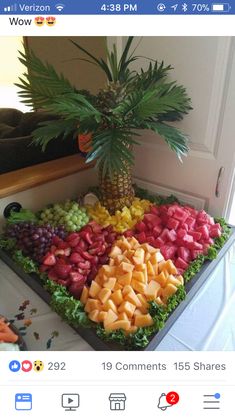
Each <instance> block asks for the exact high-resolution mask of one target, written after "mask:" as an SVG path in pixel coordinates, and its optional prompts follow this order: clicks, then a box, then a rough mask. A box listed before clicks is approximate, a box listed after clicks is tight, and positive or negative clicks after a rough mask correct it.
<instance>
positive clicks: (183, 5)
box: [182, 3, 188, 12]
mask: <svg viewBox="0 0 235 418" xmlns="http://www.w3.org/2000/svg"><path fill="white" fill-rule="evenodd" d="M187 10H188V5H187V3H183V4H182V11H183V12H187Z"/></svg>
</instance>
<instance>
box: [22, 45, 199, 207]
mask: <svg viewBox="0 0 235 418" xmlns="http://www.w3.org/2000/svg"><path fill="white" fill-rule="evenodd" d="M71 42H72V43H73V44H74V46H75V47H76V48H78V50H79V51H80V53H82V54H83V57H80V58H78V59H80V60H84V61H88V62H90V63H92V64H95V65H96V66H97V67H99V68H100V69H101V70H102V71H104V72H105V75H106V77H107V83H106V85H105V86H104V89H102V90H100V91H99V93H98V94H97V95H96V96H95V95H92V94H91V93H90V92H88V91H85V90H78V89H76V88H75V87H73V86H72V85H71V83H70V82H69V81H68V80H67V79H66V78H65V77H64V76H63V75H61V74H58V73H57V72H56V71H55V69H54V68H53V66H51V65H50V64H48V63H44V62H42V61H41V60H40V59H39V58H38V57H37V56H36V55H35V54H34V52H33V51H32V50H30V49H26V50H25V53H22V52H20V58H19V59H20V61H21V63H23V64H24V65H25V66H26V68H27V72H26V73H25V74H24V75H23V77H21V78H19V80H20V81H19V83H18V84H17V86H18V87H19V88H20V91H19V96H20V97H21V99H22V102H23V103H26V104H27V105H29V106H33V108H34V109H42V110H45V111H47V112H51V113H53V114H55V115H57V116H58V117H59V119H58V120H56V121H55V120H53V121H47V122H42V123H41V124H40V125H41V126H39V127H38V128H37V129H36V130H34V132H33V141H34V143H35V144H37V145H40V146H41V147H42V149H43V150H44V149H45V148H46V146H47V144H48V142H49V141H51V140H54V139H57V138H61V137H62V138H66V137H68V136H71V135H74V137H75V138H77V136H78V135H81V134H82V135H84V134H85V135H86V134H89V135H90V137H91V143H90V147H88V148H90V150H89V152H88V154H87V157H86V161H87V162H93V161H95V163H96V167H97V168H98V170H99V182H100V191H101V200H102V202H101V203H102V204H103V205H104V206H105V207H106V208H107V209H108V210H109V211H110V213H114V212H115V211H116V210H117V209H122V208H123V207H124V206H130V205H131V203H132V201H133V198H134V191H133V188H132V174H131V169H132V166H133V164H134V155H133V146H134V145H135V144H138V141H137V139H136V137H137V136H138V134H137V132H138V131H139V130H143V129H150V130H151V131H153V132H155V133H156V134H158V135H160V136H161V137H162V138H163V139H164V140H165V142H166V143H167V144H168V145H169V147H170V148H171V149H172V150H173V151H174V152H175V153H176V154H177V156H178V157H179V159H181V157H182V156H183V155H186V154H187V152H188V144H187V138H186V136H185V135H184V134H183V133H181V132H180V130H179V129H178V128H176V127H174V126H172V124H169V122H174V121H179V120H181V119H182V118H183V115H184V114H187V113H188V112H189V110H190V109H191V105H190V98H189V97H188V96H187V93H186V90H185V88H184V87H183V86H181V85H178V84H177V83H176V82H175V81H169V79H168V75H169V71H170V70H172V67H171V66H170V65H168V66H165V65H164V63H163V62H161V63H158V62H157V61H155V60H152V59H149V60H148V65H147V69H146V70H144V69H142V68H141V69H140V71H139V72H137V71H134V70H131V69H130V67H131V64H133V63H134V62H135V61H137V60H138V58H139V57H138V56H136V55H134V52H135V51H133V52H131V46H132V43H133V37H129V38H128V40H127V43H126V45H125V48H124V50H123V53H122V55H121V57H120V59H118V54H117V50H116V46H115V45H114V46H113V49H112V50H111V51H108V50H107V62H105V61H104V60H103V59H102V58H101V59H98V58H96V57H95V56H93V55H92V54H91V53H90V52H89V51H87V50H85V49H84V48H83V47H82V46H81V45H79V44H78V43H76V42H74V41H71ZM146 60H147V58H146Z"/></svg>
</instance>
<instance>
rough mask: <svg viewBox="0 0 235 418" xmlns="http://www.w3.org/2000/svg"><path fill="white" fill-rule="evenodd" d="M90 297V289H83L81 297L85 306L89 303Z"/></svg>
mask: <svg viewBox="0 0 235 418" xmlns="http://www.w3.org/2000/svg"><path fill="white" fill-rule="evenodd" d="M88 295H89V289H88V287H86V286H84V288H83V289H82V294H81V297H80V301H81V302H82V303H84V305H85V303H86V302H87V299H88Z"/></svg>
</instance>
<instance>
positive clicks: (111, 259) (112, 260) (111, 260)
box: [109, 258, 115, 266]
mask: <svg viewBox="0 0 235 418" xmlns="http://www.w3.org/2000/svg"><path fill="white" fill-rule="evenodd" d="M114 265H115V260H114V258H110V260H109V266H114Z"/></svg>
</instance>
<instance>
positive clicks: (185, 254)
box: [177, 247, 191, 263]
mask: <svg viewBox="0 0 235 418" xmlns="http://www.w3.org/2000/svg"><path fill="white" fill-rule="evenodd" d="M177 254H178V257H180V258H182V259H183V260H184V261H185V262H186V263H188V262H189V261H191V253H190V250H189V249H188V248H186V247H179V248H178V251H177Z"/></svg>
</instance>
